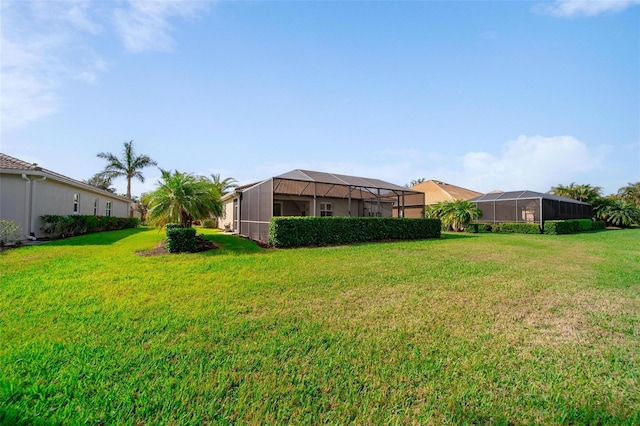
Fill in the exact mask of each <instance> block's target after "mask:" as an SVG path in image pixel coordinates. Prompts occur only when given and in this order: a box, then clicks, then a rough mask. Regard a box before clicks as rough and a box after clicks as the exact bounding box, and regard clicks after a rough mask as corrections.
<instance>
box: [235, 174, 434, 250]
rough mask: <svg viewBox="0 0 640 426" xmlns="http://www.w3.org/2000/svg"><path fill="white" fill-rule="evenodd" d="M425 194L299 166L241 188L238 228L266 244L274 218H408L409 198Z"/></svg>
mask: <svg viewBox="0 0 640 426" xmlns="http://www.w3.org/2000/svg"><path fill="white" fill-rule="evenodd" d="M409 197H411V198H412V199H414V198H415V197H422V198H421V199H422V205H423V206H424V194H422V193H421V192H418V191H414V190H411V189H409V188H407V187H403V186H399V185H395V184H393V183H389V182H385V181H382V180H378V179H370V178H362V177H357V176H347V175H339V174H333V173H323V172H314V171H309V170H293V171H291V172H288V173H285V174H282V175H279V176H275V177H273V178H270V179H267V180H264V181H262V182H259V183H256V184H254V185H250V186H246V187H243V188H241V189H239V190H238V191H237V192H236V197H235V199H234V201H233V202H234V208H233V210H234V211H233V216H234V217H233V230H234V231H235V232H238V233H239V234H240V235H243V236H246V237H249V238H251V239H253V240H257V241H262V242H266V241H267V240H268V238H269V221H270V220H271V218H272V217H274V216H356V217H369V216H370V217H391V216H392V214H393V210H394V207H395V209H396V211H398V212H399V213H397V214H396V215H399V216H400V217H404V206H405V205H406V200H407V199H408V198H409Z"/></svg>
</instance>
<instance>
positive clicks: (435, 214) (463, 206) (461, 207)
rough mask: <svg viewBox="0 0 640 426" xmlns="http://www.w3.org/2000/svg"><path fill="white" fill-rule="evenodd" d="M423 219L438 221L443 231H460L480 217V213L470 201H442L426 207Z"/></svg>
mask: <svg viewBox="0 0 640 426" xmlns="http://www.w3.org/2000/svg"><path fill="white" fill-rule="evenodd" d="M425 217H428V218H434V219H440V220H441V221H442V227H443V229H446V230H454V231H462V230H464V229H465V228H466V227H467V226H468V225H469V224H470V223H471V222H473V221H474V220H476V219H478V218H480V217H482V211H481V210H480V209H479V208H478V207H477V206H476V205H475V204H474V203H472V202H471V201H467V200H454V201H442V202H440V203H438V204H433V205H430V206H427V208H426V209H425Z"/></svg>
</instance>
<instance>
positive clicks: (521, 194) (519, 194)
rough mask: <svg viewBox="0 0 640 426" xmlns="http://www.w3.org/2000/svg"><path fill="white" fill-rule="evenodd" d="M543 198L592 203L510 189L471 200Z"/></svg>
mask: <svg viewBox="0 0 640 426" xmlns="http://www.w3.org/2000/svg"><path fill="white" fill-rule="evenodd" d="M534 198H535V199H537V198H543V199H545V200H555V201H564V202H566V203H574V204H585V205H590V204H589V203H585V202H582V201H578V200H574V199H573V198H568V197H560V196H558V195H553V194H545V193H542V192H535V191H527V190H523V191H508V192H490V193H488V194H484V195H481V196H479V197H476V198H472V199H471V200H469V201H474V202H481V201H498V200H499V201H513V200H527V199H534Z"/></svg>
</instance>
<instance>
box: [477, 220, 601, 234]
mask: <svg viewBox="0 0 640 426" xmlns="http://www.w3.org/2000/svg"><path fill="white" fill-rule="evenodd" d="M606 225H607V223H606V222H601V221H597V222H594V221H592V220H591V219H568V220H547V221H546V222H544V230H543V233H544V234H550V235H558V234H575V233H576V232H586V231H595V230H598V229H605V227H606ZM466 230H467V232H471V233H474V234H477V233H478V232H511V233H518V234H539V233H540V226H539V225H538V224H536V223H526V222H521V223H515V222H509V223H471V224H469V225H468V226H467V228H466Z"/></svg>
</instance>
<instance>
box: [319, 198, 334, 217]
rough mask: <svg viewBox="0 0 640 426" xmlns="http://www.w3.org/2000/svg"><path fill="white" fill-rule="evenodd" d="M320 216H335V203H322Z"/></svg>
mask: <svg viewBox="0 0 640 426" xmlns="http://www.w3.org/2000/svg"><path fill="white" fill-rule="evenodd" d="M320 216H321V217H331V216H333V203H330V202H322V203H320Z"/></svg>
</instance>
